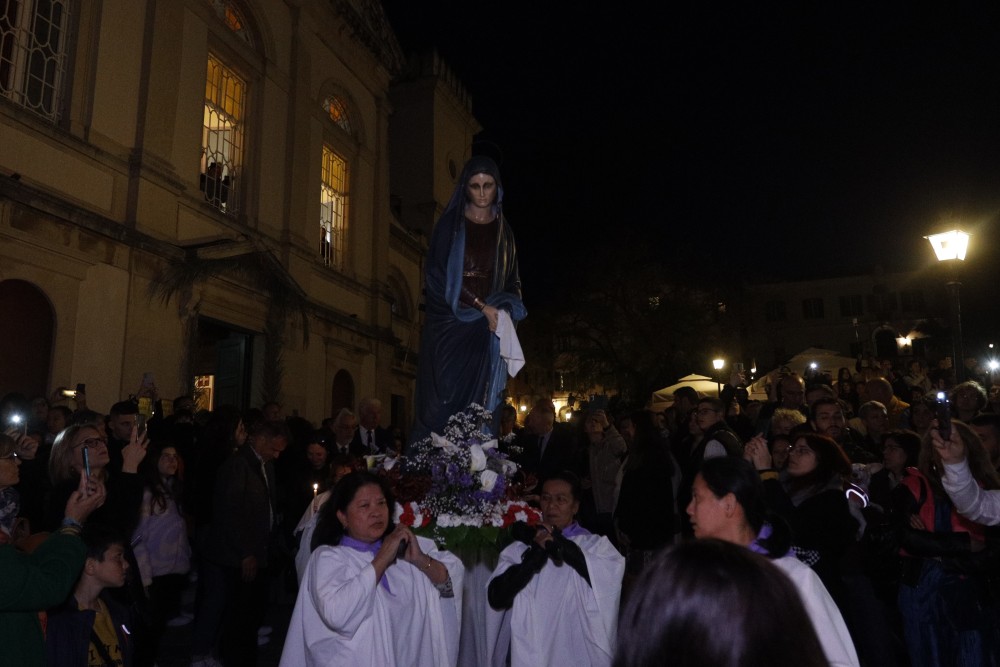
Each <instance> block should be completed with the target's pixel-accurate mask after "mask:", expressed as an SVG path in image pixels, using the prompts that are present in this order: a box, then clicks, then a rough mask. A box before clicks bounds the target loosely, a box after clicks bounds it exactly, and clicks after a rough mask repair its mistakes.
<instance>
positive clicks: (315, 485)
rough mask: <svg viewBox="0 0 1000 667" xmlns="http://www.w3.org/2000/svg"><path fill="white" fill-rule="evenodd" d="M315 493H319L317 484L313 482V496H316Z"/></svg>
mask: <svg viewBox="0 0 1000 667" xmlns="http://www.w3.org/2000/svg"><path fill="white" fill-rule="evenodd" d="M317 493H319V484H313V498H315V497H316V494H317ZM300 507H301V505H300Z"/></svg>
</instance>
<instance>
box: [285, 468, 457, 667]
mask: <svg viewBox="0 0 1000 667" xmlns="http://www.w3.org/2000/svg"><path fill="white" fill-rule="evenodd" d="M394 506H395V503H394V501H393V498H392V493H391V491H390V490H389V487H388V485H387V484H386V483H385V481H384V480H382V479H380V478H378V477H375V476H374V475H372V474H370V473H367V472H354V473H351V474H349V475H347V476H346V477H344V478H343V479H342V480H340V481H339V482H338V483H337V485H336V486H335V487H334V489H333V493H332V495H331V497H330V500H329V501H328V502H327V503H326V504H325V505H323V508H322V510H320V515H319V522H318V524H317V526H316V532H315V534H314V535H313V547H314V551H313V553H312V556H310V558H309V564H308V565H307V566H306V572H305V576H304V577H303V579H302V586H301V587H300V588H299V595H298V598H297V599H296V601H295V608H294V610H293V611H292V619H291V622H290V623H289V626H288V635H287V636H286V637H285V647H284V651H283V652H282V654H281V666H282V667H303V666H307V667H313V666H316V667H319V666H320V665H343V666H344V667H357V666H359V665H370V666H371V667H393V666H400V665H412V666H413V667H419V666H422V665H455V664H456V661H457V660H458V633H459V627H460V622H459V621H460V614H461V609H462V600H461V596H460V592H461V590H462V577H463V574H464V569H463V568H462V564H461V562H460V561H459V560H458V559H457V558H455V557H454V556H453V555H451V554H449V553H448V552H446V551H438V550H437V549H436V547H435V546H434V543H433V542H432V541H431V540H428V539H425V538H422V537H416V536H415V535H414V534H413V533H412V532H410V529H409V528H407V527H406V526H403V525H399V526H394V525H393V522H392V511H393V508H394Z"/></svg>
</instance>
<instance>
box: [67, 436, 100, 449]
mask: <svg viewBox="0 0 1000 667" xmlns="http://www.w3.org/2000/svg"><path fill="white" fill-rule="evenodd" d="M98 444H101V445H107V444H108V439H107V438H87V439H86V440H81V441H80V442H78V443H76V444H75V445H73V449H79V448H80V447H93V446H95V445H98Z"/></svg>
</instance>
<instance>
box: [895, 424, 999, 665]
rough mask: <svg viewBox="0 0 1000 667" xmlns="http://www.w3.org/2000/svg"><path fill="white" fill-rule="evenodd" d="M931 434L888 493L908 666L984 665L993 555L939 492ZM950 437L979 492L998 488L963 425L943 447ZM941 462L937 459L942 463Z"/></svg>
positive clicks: (977, 528)
mask: <svg viewBox="0 0 1000 667" xmlns="http://www.w3.org/2000/svg"><path fill="white" fill-rule="evenodd" d="M935 431H938V429H937V428H934V429H932V431H931V434H929V435H926V436H924V438H923V440H922V442H921V448H920V454H919V457H918V464H917V468H916V469H913V468H911V469H910V470H909V471H908V472H909V473H910V474H908V475H907V476H905V477H904V478H903V479H902V480H901V482H900V484H899V486H897V487H896V488H895V489H893V491H892V510H891V512H890V517H891V518H892V519H893V520H894V522H895V523H896V525H897V526H898V528H899V535H900V546H901V547H902V550H901V551H900V554H901V556H903V558H902V564H903V566H902V569H901V572H902V577H901V582H900V586H899V611H900V614H901V615H902V618H903V634H904V638H905V641H906V647H907V650H908V652H909V654H910V659H911V661H912V662H913V664H914V665H922V664H938V663H931V662H927V661H926V657H927V656H938V657H940V658H941V659H947V660H949V661H952V660H953V661H954V664H961V665H983V664H988V662H989V660H990V656H991V655H993V653H992V652H993V651H994V650H995V648H996V645H995V641H994V639H993V635H994V633H993V629H992V623H993V620H992V613H990V611H989V606H986V604H984V597H983V595H984V593H985V592H986V591H988V589H989V587H988V579H987V577H988V573H989V570H990V569H991V568H992V563H993V558H994V556H992V555H990V554H989V551H988V550H987V549H988V547H989V544H988V542H987V541H986V536H985V533H984V526H983V525H982V524H980V523H977V522H975V521H972V520H970V519H969V518H967V517H964V516H961V515H960V514H959V513H958V512H957V511H956V510H957V508H956V507H954V506H953V505H952V503H951V502H950V500H949V498H948V496H947V495H946V492H945V490H944V488H943V483H942V481H943V480H942V475H941V467H942V466H941V465H939V459H938V457H939V452H940V450H941V447H939V444H942V445H943V443H944V441H943V440H942V439H940V437H939V440H940V443H938V442H934V440H933V434H934V432H935ZM956 436H957V440H958V441H959V442H961V444H962V446H963V448H964V451H965V452H966V453H967V455H968V457H969V459H970V461H972V462H973V464H972V469H973V470H974V471H975V474H974V479H975V480H976V482H977V483H978V484H981V485H982V486H983V487H984V488H986V489H991V490H997V489H1000V476H998V475H997V473H996V471H995V470H994V469H993V466H992V465H990V464H989V462H988V458H987V455H986V451H985V449H984V448H983V446H982V443H981V442H980V441H979V439H978V438H977V437H976V435H975V434H974V433H973V432H972V430H971V429H970V428H969V427H968V426H966V425H965V424H964V423H962V422H959V421H954V422H951V433H950V434H949V439H948V441H949V442H951V440H952V439H953V438H955V437H956ZM942 460H943V459H942Z"/></svg>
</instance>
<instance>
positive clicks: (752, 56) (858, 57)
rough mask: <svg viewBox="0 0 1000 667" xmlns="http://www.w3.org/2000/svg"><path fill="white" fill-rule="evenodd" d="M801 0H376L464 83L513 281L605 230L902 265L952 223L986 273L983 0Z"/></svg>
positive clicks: (708, 248) (771, 269) (840, 263)
mask: <svg viewBox="0 0 1000 667" xmlns="http://www.w3.org/2000/svg"><path fill="white" fill-rule="evenodd" d="M692 4H694V3H692ZM699 4H700V3H699ZM810 4H813V3H810ZM815 4H816V5H818V6H815V7H791V8H790V7H789V6H787V4H786V3H782V6H781V7H780V8H779V7H777V6H775V7H773V8H770V9H769V8H767V7H766V6H763V5H760V4H759V3H741V4H739V5H736V6H733V7H731V8H727V9H726V10H725V11H722V10H721V9H718V8H708V9H706V8H703V7H687V8H683V7H682V8H678V7H675V6H669V5H659V6H658V7H659V10H658V12H659V13H660V14H661V16H658V17H656V16H653V15H652V14H649V13H647V12H646V11H635V12H631V13H613V11H612V10H613V7H612V6H611V5H600V6H599V5H595V6H594V7H595V9H594V10H592V11H586V10H582V9H581V7H582V5H581V4H580V3H572V4H571V3H565V2H548V1H546V0H539V1H536V2H533V3H523V2H506V3H454V2H424V1H417V0H386V1H385V2H384V6H385V7H386V10H387V12H388V15H389V19H390V21H391V22H392V24H393V26H394V28H395V29H396V31H397V35H398V37H399V39H400V42H401V43H402V45H403V47H404V50H409V49H412V48H421V47H426V46H428V45H432V44H433V45H435V46H436V47H437V49H438V51H439V52H440V53H441V54H442V56H443V57H444V58H445V60H446V61H447V62H448V63H449V64H450V65H451V67H452V68H453V69H454V70H455V71H456V72H457V73H458V74H459V76H460V77H461V78H462V79H463V80H464V81H465V84H466V87H467V88H468V90H469V91H470V93H471V94H472V96H473V101H474V112H475V114H476V117H477V118H478V119H479V121H480V122H481V124H482V125H483V126H484V128H485V130H484V131H483V133H482V134H481V135H480V137H479V138H480V140H481V141H482V142H483V145H484V146H486V148H485V149H484V151H485V152H488V153H491V154H494V155H496V154H497V153H499V154H500V156H501V159H502V164H501V172H502V175H503V179H504V186H505V190H506V196H507V201H506V205H505V211H506V214H507V217H508V219H509V220H510V222H511V225H512V226H513V228H514V230H515V234H516V235H517V238H518V245H519V251H520V254H521V264H522V275H523V277H524V281H525V285H526V289H530V287H531V286H532V285H533V284H534V285H538V284H547V283H549V282H550V281H555V282H558V281H563V280H567V279H570V278H569V277H570V276H571V275H572V274H573V273H575V272H578V271H580V270H581V269H585V268H586V266H589V265H592V264H591V263H590V261H588V260H587V259H586V254H587V253H588V252H591V251H592V250H593V249H595V248H596V249H603V250H605V251H606V250H607V249H608V248H610V247H616V248H619V249H622V250H625V251H626V252H634V253H635V254H636V255H641V254H642V253H644V252H653V253H655V255H656V256H657V257H658V258H660V259H662V261H664V262H666V263H669V264H671V265H672V266H676V267H677V268H678V270H680V271H683V272H684V273H686V274H687V275H698V274H699V273H701V274H705V273H708V272H706V267H711V271H710V273H711V275H712V277H713V279H719V278H722V279H731V277H732V276H735V275H737V273H739V272H742V273H743V274H744V275H747V274H748V273H749V274H752V275H753V276H754V277H756V278H761V277H773V278H783V279H795V278H803V277H812V276H820V275H832V274H836V273H852V272H866V271H869V270H871V269H872V267H873V266H875V265H876V264H880V265H882V266H883V267H884V268H886V269H887V270H892V269H896V268H916V267H919V266H921V265H926V264H928V263H932V262H933V255H932V253H931V250H930V246H929V244H927V242H926V241H924V240H923V239H922V238H921V237H922V236H923V235H925V234H927V233H930V232H932V231H935V230H937V229H945V228H950V226H954V225H956V224H957V225H960V226H963V227H964V228H966V230H967V231H970V232H972V233H973V234H974V235H975V236H974V238H973V246H972V250H971V251H970V255H969V258H968V261H967V263H966V264H967V268H968V270H969V273H970V279H972V276H971V274H972V273H973V272H980V271H989V272H990V274H989V281H990V282H995V279H996V273H997V270H996V268H995V267H996V266H997V265H1000V261H998V260H1000V253H998V252H997V251H995V250H994V249H993V248H995V247H996V246H997V245H998V244H997V243H996V242H994V241H993V239H994V238H996V237H997V235H998V234H1000V229H998V212H1000V21H998V13H997V11H996V10H992V9H990V10H983V9H981V8H977V9H976V10H975V11H972V10H963V9H961V8H955V7H951V6H944V5H943V4H940V3H939V4H937V5H935V6H929V7H914V6H908V5H906V4H903V3H863V4H852V3H840V2H837V3H815ZM624 7H634V8H636V10H638V8H639V7H640V6H639V5H638V4H619V5H617V6H616V8H619V9H620V8H624ZM643 7H650V6H643ZM598 8H599V9H598ZM986 11H989V12H990V13H989V14H986V13H985V12H986ZM491 144H492V145H491ZM477 149H478V147H477ZM477 152H479V151H478V150H477ZM949 221H950V222H949ZM943 225H948V226H947V227H945V226H943ZM984 280H985V278H984ZM973 282H975V281H974V280H973ZM967 291H968V290H967Z"/></svg>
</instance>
